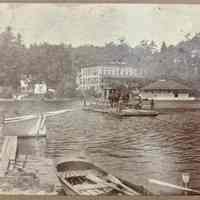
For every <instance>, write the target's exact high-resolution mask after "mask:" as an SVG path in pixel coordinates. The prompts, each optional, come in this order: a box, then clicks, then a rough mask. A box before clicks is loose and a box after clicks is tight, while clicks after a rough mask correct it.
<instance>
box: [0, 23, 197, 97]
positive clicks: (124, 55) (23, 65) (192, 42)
mask: <svg viewBox="0 0 200 200" xmlns="http://www.w3.org/2000/svg"><path fill="white" fill-rule="evenodd" d="M0 48H1V51H0V70H1V73H0V85H1V86H12V88H13V89H14V90H15V91H17V90H18V89H19V83H20V79H21V77H22V76H23V75H25V74H30V75H31V76H32V77H33V81H45V82H46V83H47V85H48V86H49V87H51V88H54V89H55V90H56V91H57V93H56V94H57V95H58V96H66V97H67V96H70V97H71V96H74V95H76V87H77V86H76V74H77V72H78V71H79V70H80V68H81V67H85V66H91V65H96V64H106V63H110V62H118V63H120V62H123V63H126V64H127V65H128V66H131V67H134V68H143V69H145V72H146V77H145V78H144V79H145V81H146V82H148V81H152V80H157V79H159V78H165V79H175V80H180V81H182V82H185V83H187V84H188V85H190V86H191V87H193V88H194V89H198V85H199V83H200V77H199V74H200V34H199V33H198V34H195V35H194V36H190V35H189V34H188V35H187V37H186V38H185V40H184V41H181V42H179V43H178V44H177V45H167V44H166V43H165V42H163V43H162V45H161V47H158V45H157V44H156V43H155V42H154V41H144V40H143V41H141V42H140V43H139V44H138V45H136V46H134V47H132V46H131V45H129V44H128V42H127V41H126V40H125V39H123V38H119V40H118V41H112V42H109V43H106V44H105V45H104V46H95V45H91V44H85V45H82V46H79V47H73V45H72V44H70V43H69V44H65V43H62V44H49V43H47V42H45V41H44V42H43V43H34V44H31V45H26V44H24V42H23V36H22V35H21V34H20V33H17V34H16V33H14V32H13V30H12V27H7V28H6V29H5V30H4V31H2V32H1V33H0Z"/></svg>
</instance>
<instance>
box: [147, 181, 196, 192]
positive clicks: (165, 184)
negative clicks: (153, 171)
mask: <svg viewBox="0 0 200 200" xmlns="http://www.w3.org/2000/svg"><path fill="white" fill-rule="evenodd" d="M148 181H149V182H150V183H155V184H157V185H162V186H166V187H171V188H175V189H178V190H183V191H188V192H195V193H198V194H200V191H199V190H193V189H190V188H185V187H182V186H179V185H174V184H171V183H167V182H164V181H159V180H155V179H148Z"/></svg>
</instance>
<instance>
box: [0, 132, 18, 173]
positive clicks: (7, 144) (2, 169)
mask: <svg viewBox="0 0 200 200" xmlns="http://www.w3.org/2000/svg"><path fill="white" fill-rule="evenodd" d="M16 154H17V136H5V137H4V141H3V146H2V150H1V163H0V176H4V175H5V174H6V172H7V169H8V167H9V162H10V160H15V159H16Z"/></svg>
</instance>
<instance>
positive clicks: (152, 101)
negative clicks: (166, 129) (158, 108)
mask: <svg viewBox="0 0 200 200" xmlns="http://www.w3.org/2000/svg"><path fill="white" fill-rule="evenodd" d="M153 109H154V99H151V110H153Z"/></svg>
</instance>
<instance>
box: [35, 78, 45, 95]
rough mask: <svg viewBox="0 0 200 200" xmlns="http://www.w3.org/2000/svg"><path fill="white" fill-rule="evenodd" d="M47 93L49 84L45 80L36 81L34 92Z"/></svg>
mask: <svg viewBox="0 0 200 200" xmlns="http://www.w3.org/2000/svg"><path fill="white" fill-rule="evenodd" d="M46 93H47V85H46V83H45V82H44V81H43V82H41V83H36V84H35V85H34V94H46Z"/></svg>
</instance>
